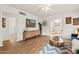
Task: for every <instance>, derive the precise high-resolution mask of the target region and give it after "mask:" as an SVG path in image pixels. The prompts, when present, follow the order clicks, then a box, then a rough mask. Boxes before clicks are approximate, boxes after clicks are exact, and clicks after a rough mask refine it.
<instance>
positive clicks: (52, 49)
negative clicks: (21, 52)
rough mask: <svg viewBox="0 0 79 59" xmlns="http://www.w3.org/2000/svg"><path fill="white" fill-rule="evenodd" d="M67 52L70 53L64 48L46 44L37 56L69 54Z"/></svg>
mask: <svg viewBox="0 0 79 59" xmlns="http://www.w3.org/2000/svg"><path fill="white" fill-rule="evenodd" d="M69 52H70V51H68V50H67V48H66V46H63V47H61V48H58V47H55V46H53V45H50V44H47V45H46V46H44V47H43V48H42V49H41V50H40V51H39V54H69Z"/></svg>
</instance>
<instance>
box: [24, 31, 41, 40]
mask: <svg viewBox="0 0 79 59" xmlns="http://www.w3.org/2000/svg"><path fill="white" fill-rule="evenodd" d="M38 35H40V31H39V30H34V31H24V32H23V39H24V40H25V39H28V38H31V37H35V36H38Z"/></svg>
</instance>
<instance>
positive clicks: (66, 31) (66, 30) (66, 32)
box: [43, 11, 79, 38]
mask: <svg viewBox="0 0 79 59" xmlns="http://www.w3.org/2000/svg"><path fill="white" fill-rule="evenodd" d="M66 17H73V18H74V17H79V11H74V12H66V13H62V14H61V13H60V14H56V15H52V16H49V17H46V18H45V20H47V22H48V25H47V26H46V27H45V28H44V27H43V35H49V34H50V32H51V30H50V29H51V25H50V23H51V22H52V23H53V22H54V21H55V20H56V19H60V18H61V19H62V24H63V37H66V38H67V37H68V38H69V37H70V34H71V33H74V32H75V31H76V28H77V27H78V26H73V25H72V24H65V18H66Z"/></svg>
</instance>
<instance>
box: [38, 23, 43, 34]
mask: <svg viewBox="0 0 79 59" xmlns="http://www.w3.org/2000/svg"><path fill="white" fill-rule="evenodd" d="M38 24H39V30H40V34H42V24H41V23H40V22H39V23H38Z"/></svg>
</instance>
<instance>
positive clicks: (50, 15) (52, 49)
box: [0, 4, 79, 54]
mask: <svg viewBox="0 0 79 59" xmlns="http://www.w3.org/2000/svg"><path fill="white" fill-rule="evenodd" d="M29 7H30V8H29ZM38 12H39V13H38ZM0 19H1V20H0V22H1V23H0V53H4V54H5V53H11V54H12V53H16V54H17V53H19V54H21V53H26V54H28V53H30V54H31V53H32V54H34V53H38V54H72V53H77V52H78V53H79V51H77V52H76V50H78V46H79V45H78V44H75V43H77V42H78V40H77V39H78V38H77V37H73V36H78V35H79V31H77V30H78V29H79V5H78V4H50V5H49V4H23V5H22V4H3V5H0ZM77 34H78V35H77ZM72 38H73V39H76V40H73V42H75V43H74V44H73V45H72ZM28 39H30V40H28ZM36 39H37V40H36ZM54 39H55V40H54ZM5 41H6V42H5ZM21 41H22V42H21ZM66 41H67V42H66ZM17 42H20V43H17ZM63 42H66V43H68V44H69V45H68V44H66V43H65V44H64V43H63ZM9 45H10V46H9ZM29 45H30V46H29ZM64 45H65V46H64ZM67 45H68V46H69V47H70V48H68V46H67ZM70 45H71V46H70ZM4 47H6V48H4ZM17 47H18V48H17ZM20 47H21V48H20ZM23 47H26V48H23ZM47 47H48V48H47ZM65 47H67V48H65ZM26 49H27V50H26ZM61 50H63V51H64V52H63V51H61ZM57 51H58V52H57ZM61 52H62V53H61Z"/></svg>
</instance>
